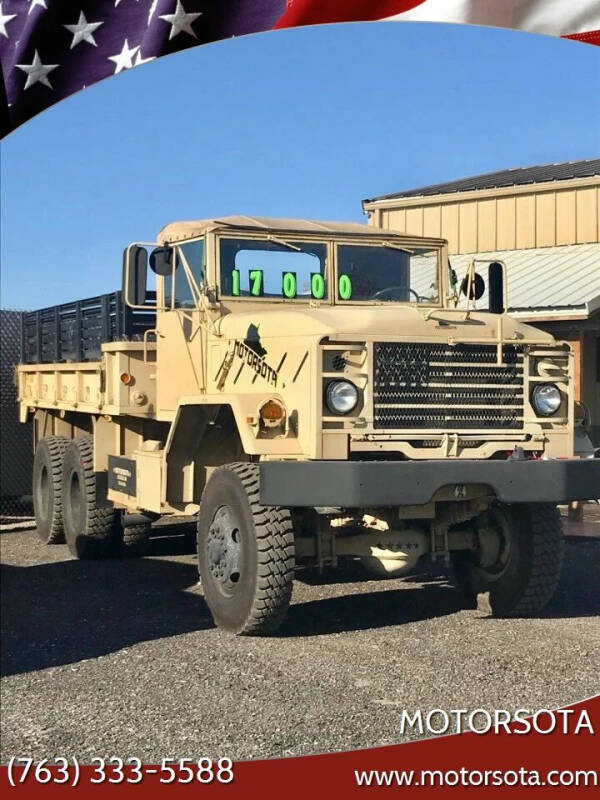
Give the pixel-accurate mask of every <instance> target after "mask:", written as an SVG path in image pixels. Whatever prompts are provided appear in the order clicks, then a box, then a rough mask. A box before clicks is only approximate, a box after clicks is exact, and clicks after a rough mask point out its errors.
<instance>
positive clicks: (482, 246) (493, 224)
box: [477, 198, 498, 253]
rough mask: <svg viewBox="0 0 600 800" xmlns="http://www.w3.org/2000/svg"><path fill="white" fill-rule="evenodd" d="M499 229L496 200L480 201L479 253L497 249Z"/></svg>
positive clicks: (478, 209)
mask: <svg viewBox="0 0 600 800" xmlns="http://www.w3.org/2000/svg"><path fill="white" fill-rule="evenodd" d="M497 229H498V217H497V212H496V199H495V198H492V199H490V200H480V201H479V203H478V204H477V252H479V253H486V252H489V251H490V250H495V249H496V233H497Z"/></svg>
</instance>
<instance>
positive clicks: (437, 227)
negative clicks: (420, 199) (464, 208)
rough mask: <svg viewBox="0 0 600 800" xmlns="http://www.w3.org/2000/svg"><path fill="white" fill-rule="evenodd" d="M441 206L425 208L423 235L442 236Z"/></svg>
mask: <svg viewBox="0 0 600 800" xmlns="http://www.w3.org/2000/svg"><path fill="white" fill-rule="evenodd" d="M441 230H442V214H441V206H425V208H424V209H423V233H424V234H425V236H436V237H439V236H441V235H442V234H441Z"/></svg>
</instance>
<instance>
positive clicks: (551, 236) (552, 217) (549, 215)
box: [535, 192, 556, 247]
mask: <svg viewBox="0 0 600 800" xmlns="http://www.w3.org/2000/svg"><path fill="white" fill-rule="evenodd" d="M535 229H536V242H535V244H536V247H554V245H555V244H556V193H555V192H544V193H543V194H538V195H536V196H535Z"/></svg>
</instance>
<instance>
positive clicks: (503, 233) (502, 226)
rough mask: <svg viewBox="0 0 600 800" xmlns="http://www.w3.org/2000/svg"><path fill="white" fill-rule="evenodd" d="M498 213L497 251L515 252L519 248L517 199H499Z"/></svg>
mask: <svg viewBox="0 0 600 800" xmlns="http://www.w3.org/2000/svg"><path fill="white" fill-rule="evenodd" d="M496 212H497V215H498V219H497V224H496V250H514V249H515V248H516V246H517V198H516V197H499V198H498V200H497V204H496Z"/></svg>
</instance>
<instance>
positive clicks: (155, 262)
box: [150, 247, 173, 278]
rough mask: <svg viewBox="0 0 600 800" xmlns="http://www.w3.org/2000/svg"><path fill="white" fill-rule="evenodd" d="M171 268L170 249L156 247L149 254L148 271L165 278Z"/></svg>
mask: <svg viewBox="0 0 600 800" xmlns="http://www.w3.org/2000/svg"><path fill="white" fill-rule="evenodd" d="M172 268H173V250H171V248H170V247H157V248H155V249H154V250H153V251H152V252H151V253H150V269H151V270H152V272H154V273H155V274H156V275H160V276H161V277H162V278H166V276H167V275H170V274H171V270H172Z"/></svg>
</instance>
